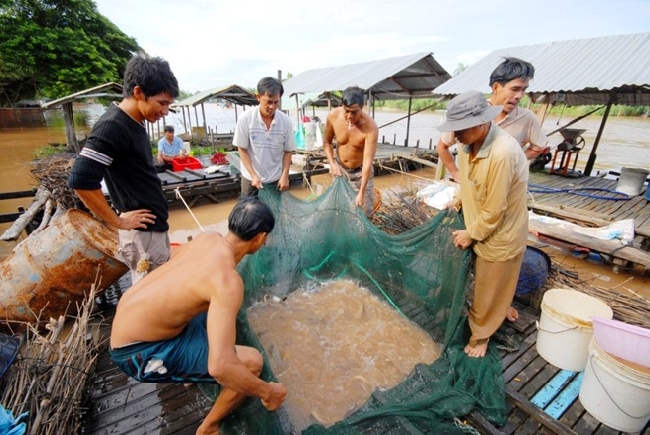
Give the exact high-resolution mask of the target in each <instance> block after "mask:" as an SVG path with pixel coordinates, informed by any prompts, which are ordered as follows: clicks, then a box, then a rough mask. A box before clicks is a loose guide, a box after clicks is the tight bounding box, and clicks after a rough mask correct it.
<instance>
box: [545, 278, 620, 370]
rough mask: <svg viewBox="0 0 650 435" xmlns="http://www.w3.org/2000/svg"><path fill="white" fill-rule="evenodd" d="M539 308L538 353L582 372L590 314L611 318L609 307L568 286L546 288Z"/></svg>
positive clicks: (585, 355) (586, 348)
mask: <svg viewBox="0 0 650 435" xmlns="http://www.w3.org/2000/svg"><path fill="white" fill-rule="evenodd" d="M541 308H542V313H541V315H540V319H539V324H538V325H537V329H538V331H537V342H536V347H537V353H539V355H540V356H541V357H542V358H544V359H545V360H546V361H548V362H549V363H551V364H553V365H554V366H556V367H559V368H561V369H564V370H569V371H572V372H581V371H583V370H584V369H585V365H586V363H587V358H588V357H589V342H590V341H591V339H592V338H593V336H594V329H593V322H592V320H591V317H592V316H599V317H602V318H607V319H611V318H612V316H613V312H612V309H611V308H610V307H609V306H608V305H607V304H606V303H604V302H603V301H601V300H600V299H598V298H595V297H592V296H589V295H587V294H584V293H582V292H579V291H577V290H570V289H551V290H548V291H547V292H546V293H544V297H543V298H542V304H541Z"/></svg>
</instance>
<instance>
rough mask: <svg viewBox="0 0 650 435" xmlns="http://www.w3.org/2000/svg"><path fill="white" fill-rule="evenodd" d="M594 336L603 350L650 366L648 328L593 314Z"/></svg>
mask: <svg viewBox="0 0 650 435" xmlns="http://www.w3.org/2000/svg"><path fill="white" fill-rule="evenodd" d="M592 320H593V322H594V337H595V338H596V342H597V343H598V346H599V347H600V348H601V349H602V350H604V351H605V352H607V353H609V354H612V355H613V356H616V357H619V358H622V359H624V360H626V361H629V362H632V363H635V364H639V365H642V366H644V367H647V368H650V329H646V328H642V327H640V326H635V325H630V324H629V323H625V322H621V321H618V320H614V319H603V318H602V317H598V316H593V317H592Z"/></svg>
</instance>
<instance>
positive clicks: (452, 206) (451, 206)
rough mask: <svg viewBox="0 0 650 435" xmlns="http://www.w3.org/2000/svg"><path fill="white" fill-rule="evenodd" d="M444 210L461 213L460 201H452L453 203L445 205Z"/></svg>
mask: <svg viewBox="0 0 650 435" xmlns="http://www.w3.org/2000/svg"><path fill="white" fill-rule="evenodd" d="M442 209H443V210H447V209H451V210H454V211H456V212H459V211H460V200H458V199H452V200H451V201H449V202H448V203H446V204H445V205H443V206H442Z"/></svg>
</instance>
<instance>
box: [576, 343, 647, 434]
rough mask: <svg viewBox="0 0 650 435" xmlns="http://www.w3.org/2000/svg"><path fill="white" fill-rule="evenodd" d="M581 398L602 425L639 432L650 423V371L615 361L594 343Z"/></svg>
mask: <svg viewBox="0 0 650 435" xmlns="http://www.w3.org/2000/svg"><path fill="white" fill-rule="evenodd" d="M579 398H580V403H582V406H583V407H584V408H585V409H586V410H587V412H589V414H591V415H592V416H593V417H594V418H596V419H597V420H598V421H600V422H601V423H603V424H606V425H607V426H609V427H611V428H613V429H616V430H619V431H622V432H639V431H640V430H641V429H643V427H644V426H645V424H646V423H647V422H648V420H649V419H650V370H648V369H647V368H644V367H642V366H639V365H633V364H626V363H625V362H624V361H623V360H620V359H616V358H614V357H613V356H611V355H609V354H608V353H606V352H605V351H603V350H602V349H601V348H600V347H598V344H597V343H596V340H592V341H591V343H590V345H589V359H588V361H587V366H586V368H585V376H584V378H583V379H582V384H581V385H580V395H579Z"/></svg>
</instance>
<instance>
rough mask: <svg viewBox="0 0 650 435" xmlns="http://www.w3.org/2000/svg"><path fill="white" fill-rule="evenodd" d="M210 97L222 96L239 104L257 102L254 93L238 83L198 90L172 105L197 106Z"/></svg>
mask: <svg viewBox="0 0 650 435" xmlns="http://www.w3.org/2000/svg"><path fill="white" fill-rule="evenodd" d="M212 98H222V99H224V100H226V101H230V102H231V103H234V104H239V105H240V106H256V105H257V104H259V102H258V101H257V98H256V97H255V94H253V93H252V92H250V91H248V90H246V89H244V88H243V87H241V86H239V85H230V86H225V87H222V88H213V89H208V90H207V91H202V92H199V93H198V94H195V95H192V96H191V97H188V98H185V99H184V100H181V101H178V102H177V103H176V104H174V106H179V107H180V106H197V105H199V104H201V103H204V102H206V101H208V100H210V99H212Z"/></svg>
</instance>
